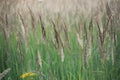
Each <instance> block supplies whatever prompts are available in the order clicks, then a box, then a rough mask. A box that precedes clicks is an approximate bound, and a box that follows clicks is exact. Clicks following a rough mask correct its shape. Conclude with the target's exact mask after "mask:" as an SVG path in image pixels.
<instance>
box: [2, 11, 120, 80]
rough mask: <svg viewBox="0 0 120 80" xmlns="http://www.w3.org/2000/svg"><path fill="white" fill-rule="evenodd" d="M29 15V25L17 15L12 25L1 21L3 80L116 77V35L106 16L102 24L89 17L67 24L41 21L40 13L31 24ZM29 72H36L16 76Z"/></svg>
mask: <svg viewBox="0 0 120 80" xmlns="http://www.w3.org/2000/svg"><path fill="white" fill-rule="evenodd" d="M30 15H31V21H30V22H31V23H30V24H31V25H30V26H26V24H25V23H24V19H23V17H22V15H20V14H18V17H17V19H19V20H17V19H16V20H17V21H16V23H15V25H16V27H13V26H12V25H10V24H7V23H6V24H4V23H3V24H4V25H5V26H4V27H1V29H0V72H2V71H4V70H5V69H6V68H11V71H10V72H9V73H8V74H7V75H5V77H4V78H3V80H119V79H120V77H119V75H120V74H119V70H120V68H119V66H120V64H119V63H118V62H119V54H118V53H119V47H120V45H119V40H120V38H119V37H120V36H119V32H115V31H114V30H113V29H111V28H112V27H114V26H110V25H109V19H110V18H109V19H108V18H107V17H106V16H107V15H105V16H103V18H102V19H101V20H102V26H100V22H99V21H97V20H95V19H93V18H92V19H79V20H77V22H78V23H77V22H76V21H74V20H72V19H71V21H72V22H73V23H69V24H70V25H69V24H68V23H67V21H64V20H63V19H62V18H58V19H55V20H52V19H48V20H47V21H44V19H43V18H42V17H41V16H40V15H39V22H38V23H35V21H34V17H33V15H32V13H30ZM79 17H80V16H79ZM6 21H7V18H6ZM8 25H10V26H12V27H11V28H9V29H8V28H7V26H8ZM101 28H103V31H102V30H101ZM6 29H8V30H9V32H8V31H7V30H6ZM8 35H9V36H8ZM115 36H117V40H116V38H114V37H115ZM115 44H116V45H115ZM29 72H33V73H35V74H37V75H36V76H29V77H27V78H23V79H22V78H20V76H21V75H22V74H24V73H29ZM3 75H4V74H3Z"/></svg>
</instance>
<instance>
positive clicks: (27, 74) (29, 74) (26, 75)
mask: <svg viewBox="0 0 120 80" xmlns="http://www.w3.org/2000/svg"><path fill="white" fill-rule="evenodd" d="M35 75H36V73H33V72H28V73H24V74H22V75H21V76H20V78H26V77H30V76H35Z"/></svg>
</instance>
